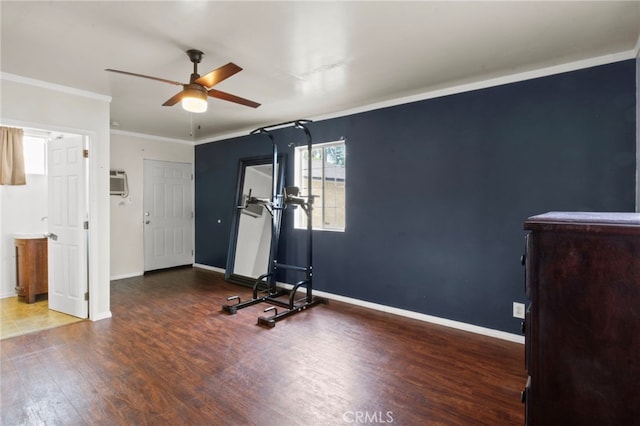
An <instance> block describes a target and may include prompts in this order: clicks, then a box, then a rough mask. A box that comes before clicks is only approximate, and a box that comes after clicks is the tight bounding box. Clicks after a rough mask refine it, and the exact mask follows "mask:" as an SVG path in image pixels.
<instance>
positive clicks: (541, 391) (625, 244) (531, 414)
mask: <svg viewBox="0 0 640 426" xmlns="http://www.w3.org/2000/svg"><path fill="white" fill-rule="evenodd" d="M524 229H525V230H526V231H529V232H528V233H527V244H526V253H525V256H524V259H525V262H524V263H525V266H526V273H525V292H526V294H527V297H528V298H529V300H530V301H531V303H530V305H529V307H528V309H527V313H526V319H525V323H524V331H525V364H526V369H527V371H528V374H529V379H528V380H527V385H526V388H525V391H524V393H523V399H524V402H525V418H526V424H527V425H529V426H532V425H540V426H554V425H563V426H566V425H616V426H621V425H638V424H640V214H636V213H577V212H576V213H573V212H551V213H546V214H543V215H539V216H533V217H531V218H529V219H528V220H527V221H525V223H524Z"/></svg>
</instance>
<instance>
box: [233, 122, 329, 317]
mask: <svg viewBox="0 0 640 426" xmlns="http://www.w3.org/2000/svg"><path fill="white" fill-rule="evenodd" d="M310 122H311V121H310V120H295V121H288V122H285V123H279V124H274V125H271V126H265V127H261V128H259V129H256V130H254V131H252V132H251V133H250V134H252V135H254V134H264V135H266V136H268V137H269V140H270V141H271V145H272V147H273V167H272V179H273V180H272V182H273V190H272V194H271V200H269V201H267V200H264V199H257V198H253V197H251V196H249V197H248V198H247V201H246V202H247V203H259V204H263V205H264V206H265V207H266V208H267V210H268V211H269V213H271V249H270V252H269V253H270V258H269V267H268V269H267V273H266V274H263V275H261V276H259V277H258V278H257V279H256V282H255V284H254V285H253V298H252V299H251V300H248V301H246V302H242V301H241V300H240V297H239V296H230V297H228V298H227V300H228V301H232V300H236V301H237V302H236V303H235V304H233V305H223V306H222V311H223V312H226V313H228V314H235V313H236V312H238V310H240V309H243V308H246V307H249V306H252V305H256V304H258V303H263V302H264V303H269V304H271V305H276V306H279V307H281V308H285V309H286V310H284V311H282V312H278V309H277V308H276V306H271V307H269V308H267V309H265V310H264V312H271V311H273V312H274V315H272V316H270V317H263V316H261V317H258V325H262V326H266V327H275V325H276V322H277V321H280V320H282V319H285V318H287V317H289V316H291V315H294V314H297V313H298V312H301V311H303V310H305V309H307V308H310V307H312V306H315V305H317V304H318V303H326V300H325V299H322V298H318V297H314V296H313V223H312V212H313V198H314V196H313V195H311V187H312V186H311V185H312V176H311V170H312V168H311V147H312V138H311V132H310V131H309V129H308V127H307V126H306V125H305V124H306V123H310ZM288 125H293V126H294V127H296V128H298V129H301V130H303V131H304V133H305V135H306V137H307V150H308V152H309V155H307V161H308V163H307V170H308V173H307V188H308V189H309V194H307V195H306V196H299V195H298V188H287V189H285V191H284V194H283V193H282V192H278V186H277V182H276V164H277V161H278V146H277V144H276V143H275V140H274V138H273V135H272V134H271V132H270V131H269V129H271V130H273V129H276V128H281V127H284V126H288ZM287 205H295V206H300V207H301V208H302V209H303V210H304V212H305V213H306V215H307V266H306V267H305V266H294V265H287V264H283V263H279V262H278V261H277V257H278V245H279V241H280V222H281V220H282V211H283V210H284V209H285V208H286V206H287ZM242 207H243V206H239V208H242ZM278 269H283V270H293V271H298V272H304V273H305V279H304V280H301V281H298V282H297V283H296V284H295V285H294V286H293V288H292V289H291V290H285V289H278V288H277V286H276V272H277V271H278ZM303 286H304V287H305V289H306V295H305V297H303V298H300V299H296V293H297V291H298V289H299V288H300V287H303ZM283 296H288V298H289V300H288V302H285V301H283V300H280V299H279V298H281V297H283ZM301 302H302V303H301Z"/></svg>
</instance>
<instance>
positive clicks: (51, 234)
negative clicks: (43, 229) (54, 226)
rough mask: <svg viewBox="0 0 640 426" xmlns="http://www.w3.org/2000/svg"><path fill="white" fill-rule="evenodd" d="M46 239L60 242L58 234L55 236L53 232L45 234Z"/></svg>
mask: <svg viewBox="0 0 640 426" xmlns="http://www.w3.org/2000/svg"><path fill="white" fill-rule="evenodd" d="M44 236H45V237H47V238H51V239H52V240H53V241H57V240H58V236H57V235H56V234H54V233H53V232H47V233H46V234H44Z"/></svg>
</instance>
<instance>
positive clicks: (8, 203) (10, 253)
mask: <svg viewBox="0 0 640 426" xmlns="http://www.w3.org/2000/svg"><path fill="white" fill-rule="evenodd" d="M0 198H1V199H2V202H1V203H0V206H1V207H0V208H1V209H2V215H1V217H2V222H1V223H2V225H1V226H0V237H1V238H2V244H0V253H1V256H2V267H1V268H0V272H1V273H2V276H0V298H2V297H8V296H15V295H16V291H15V287H16V268H15V265H16V252H15V248H14V245H13V240H14V234H15V233H29V234H43V235H44V234H45V233H46V232H47V222H46V221H43V220H42V218H43V217H45V216H47V208H48V207H47V177H46V176H45V175H27V184H26V185H16V186H9V185H2V186H0Z"/></svg>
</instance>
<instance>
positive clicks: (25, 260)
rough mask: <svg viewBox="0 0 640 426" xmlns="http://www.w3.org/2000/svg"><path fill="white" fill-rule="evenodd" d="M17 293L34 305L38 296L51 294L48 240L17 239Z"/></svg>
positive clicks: (15, 242)
mask: <svg viewBox="0 0 640 426" xmlns="http://www.w3.org/2000/svg"><path fill="white" fill-rule="evenodd" d="M14 244H15V247H16V283H17V285H16V292H17V293H18V296H24V298H25V301H26V302H27V303H33V302H35V300H36V296H37V295H39V294H46V293H48V292H49V277H48V254H47V239H46V238H44V237H43V238H16V239H15V240H14Z"/></svg>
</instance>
